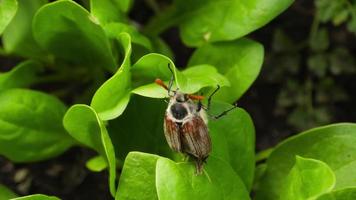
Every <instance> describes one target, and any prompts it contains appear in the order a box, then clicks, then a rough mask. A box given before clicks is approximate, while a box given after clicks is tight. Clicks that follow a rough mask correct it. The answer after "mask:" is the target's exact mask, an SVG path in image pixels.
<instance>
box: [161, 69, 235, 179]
mask: <svg viewBox="0 0 356 200" xmlns="http://www.w3.org/2000/svg"><path fill="white" fill-rule="evenodd" d="M168 68H169V70H170V71H171V72H172V74H173V71H172V69H171V68H170V66H169V64H168ZM173 81H174V77H173V75H172V78H171V80H170V82H169V85H168V86H167V85H166V84H165V83H164V82H163V81H162V80H161V79H156V81H155V82H156V83H157V84H158V85H160V86H162V87H163V88H164V89H166V90H167V91H168V96H169V102H168V107H167V109H166V113H165V116H164V123H163V127H164V135H165V138H166V140H167V143H168V145H169V147H170V148H171V149H172V150H173V151H176V152H180V153H184V154H187V155H189V156H190V157H192V158H194V159H195V165H196V173H197V174H201V173H202V170H203V164H204V162H205V161H206V159H207V158H208V156H209V154H210V152H211V148H212V147H211V139H210V136H209V131H208V119H207V117H206V112H205V111H207V110H208V109H209V108H210V102H211V98H212V96H213V95H214V94H215V93H216V92H217V91H218V90H219V88H220V87H219V85H218V86H217V88H216V90H215V91H214V92H213V93H212V94H211V95H210V96H209V98H208V103H207V106H206V107H205V106H204V105H203V104H202V103H201V101H202V100H203V99H204V96H200V95H193V94H186V93H183V92H180V91H179V89H178V88H177V89H176V90H172V85H173ZM234 108H236V105H235V106H234V107H232V108H230V109H228V110H226V111H224V112H222V113H221V114H219V115H217V116H212V118H213V119H218V118H220V117H222V116H224V115H225V114H227V113H228V112H229V111H231V110H233V109H234Z"/></svg>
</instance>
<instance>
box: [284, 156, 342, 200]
mask: <svg viewBox="0 0 356 200" xmlns="http://www.w3.org/2000/svg"><path fill="white" fill-rule="evenodd" d="M334 184H335V175H334V173H333V171H332V170H331V169H330V167H329V166H328V165H327V164H325V163H323V162H321V161H319V160H314V159H310V158H308V159H307V158H303V157H299V156H297V157H296V162H295V164H294V166H293V168H292V169H291V170H290V172H289V174H288V176H287V178H286V183H285V185H284V187H283V190H282V192H281V199H290V200H292V199H293V200H306V199H315V198H316V197H318V196H319V195H321V194H324V193H326V192H329V191H331V190H332V188H333V187H334Z"/></svg>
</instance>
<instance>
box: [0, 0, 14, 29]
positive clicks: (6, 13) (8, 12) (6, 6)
mask: <svg viewBox="0 0 356 200" xmlns="http://www.w3.org/2000/svg"><path fill="white" fill-rule="evenodd" d="M16 11H17V1H16V0H3V1H1V4H0V35H1V34H2V33H3V32H4V30H5V28H6V27H7V25H8V24H9V23H10V22H11V20H12V18H13V17H14V16H15V14H16Z"/></svg>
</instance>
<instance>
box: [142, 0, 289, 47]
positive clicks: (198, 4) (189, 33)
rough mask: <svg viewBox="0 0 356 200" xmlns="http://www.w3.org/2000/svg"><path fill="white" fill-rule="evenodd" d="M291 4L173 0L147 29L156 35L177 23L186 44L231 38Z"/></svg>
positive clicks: (254, 0)
mask: <svg viewBox="0 0 356 200" xmlns="http://www.w3.org/2000/svg"><path fill="white" fill-rule="evenodd" d="M291 3H293V0H268V1H266V0H250V1H240V0H228V1H226V0H195V1H192V2H190V3H187V2H186V1H184V0H175V1H174V4H173V6H172V7H173V8H171V9H168V10H167V11H166V13H163V14H160V15H158V18H163V19H160V20H157V19H155V21H153V22H152V23H151V24H150V28H149V30H148V31H147V32H149V33H151V34H158V33H159V32H161V31H163V29H166V28H168V27H170V26H172V25H178V26H179V28H180V35H181V38H182V40H183V42H184V43H185V44H187V45H188V46H201V45H202V44H204V43H206V42H217V41H226V40H234V39H237V38H240V37H243V36H245V35H246V34H248V33H250V32H252V31H254V30H256V29H258V28H260V27H261V26H264V25H265V24H267V23H268V22H269V21H271V20H272V19H273V18H275V17H276V16H277V15H279V14H280V13H281V12H283V11H284V10H285V9H287V8H288V7H289V6H290V5H291Z"/></svg>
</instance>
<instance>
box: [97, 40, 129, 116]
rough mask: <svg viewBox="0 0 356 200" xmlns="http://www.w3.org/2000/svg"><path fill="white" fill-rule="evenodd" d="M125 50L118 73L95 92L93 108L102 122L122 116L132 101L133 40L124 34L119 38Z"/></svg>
mask: <svg viewBox="0 0 356 200" xmlns="http://www.w3.org/2000/svg"><path fill="white" fill-rule="evenodd" d="M117 39H118V41H120V44H122V46H123V48H124V50H125V57H124V60H123V62H122V64H121V66H120V68H119V69H118V70H117V72H116V73H115V74H114V75H113V76H112V77H111V78H110V79H108V80H107V81H106V82H105V83H104V84H103V85H101V86H100V88H99V89H98V90H97V91H96V92H95V94H94V97H93V99H92V101H91V106H92V107H93V108H94V109H95V110H96V112H97V113H98V115H99V116H100V118H101V119H102V120H111V119H115V118H117V117H118V116H120V115H121V114H122V113H123V112H124V110H125V108H126V106H127V104H128V103H129V101H130V94H131V72H130V66H131V64H130V56H131V38H130V36H129V35H128V34H127V33H122V34H120V35H119V37H118V38H117Z"/></svg>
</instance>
